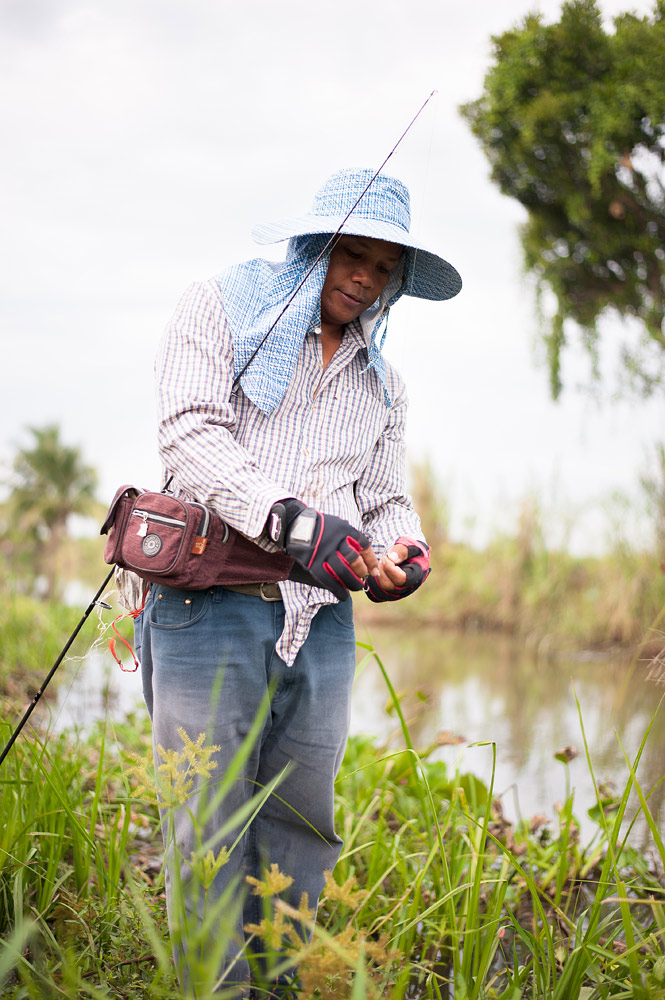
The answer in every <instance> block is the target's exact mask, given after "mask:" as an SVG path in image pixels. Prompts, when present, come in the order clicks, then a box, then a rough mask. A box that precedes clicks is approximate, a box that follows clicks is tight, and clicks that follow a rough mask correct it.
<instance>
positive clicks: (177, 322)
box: [156, 278, 423, 665]
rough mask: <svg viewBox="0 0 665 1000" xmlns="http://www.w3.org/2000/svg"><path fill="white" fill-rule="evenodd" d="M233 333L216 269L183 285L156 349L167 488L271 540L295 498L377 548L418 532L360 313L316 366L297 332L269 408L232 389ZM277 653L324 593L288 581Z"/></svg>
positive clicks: (286, 651) (302, 630)
mask: <svg viewBox="0 0 665 1000" xmlns="http://www.w3.org/2000/svg"><path fill="white" fill-rule="evenodd" d="M233 354H234V351H233V339H232V337H231V333H230V329H229V323H228V322H227V318H226V314H225V311H224V304H223V300H222V292H221V290H220V286H219V283H218V281H217V279H215V278H213V279H211V280H209V281H205V282H202V283H196V284H194V285H192V286H191V287H190V288H189V289H188V290H187V292H186V293H185V294H184V296H183V298H182V299H181V301H180V303H179V305H178V307H177V309H176V312H175V314H174V316H173V318H172V320H171V322H170V324H169V325H168V327H167V329H166V331H165V334H164V338H163V340H162V343H161V347H160V350H159V354H158V357H157V364H156V372H157V384H158V395H159V408H160V427H159V447H160V453H161V456H162V461H163V463H164V467H165V473H166V475H167V476H168V475H173V477H174V479H173V483H172V486H173V488H174V490H175V492H176V493H177V494H178V495H180V496H182V497H184V498H185V499H190V500H198V501H200V502H203V503H206V504H209V505H210V506H211V507H212V508H213V509H215V510H216V511H217V512H218V514H219V515H220V517H222V518H223V519H224V520H225V521H226V522H227V523H228V524H230V525H231V526H232V527H234V528H236V529H238V530H239V531H241V532H242V533H243V534H245V535H247V536H248V537H249V538H252V539H253V540H254V541H257V542H258V543H259V544H260V545H262V546H263V547H264V548H266V549H274V546H273V544H272V542H271V541H270V540H269V539H268V538H267V536H266V535H265V533H264V526H265V523H266V520H267V518H268V514H269V512H270V508H271V507H272V505H273V504H274V503H275V502H277V501H278V500H281V499H283V498H284V497H287V496H295V497H298V498H299V499H300V500H302V501H303V502H304V503H306V504H307V505H308V506H312V507H315V508H317V509H318V510H322V511H324V512H326V513H329V514H335V515H336V516H338V517H342V518H344V519H345V520H347V521H349V522H350V523H351V524H352V525H354V526H355V527H356V528H361V529H362V530H363V531H364V532H365V533H366V534H367V535H368V537H369V538H370V541H371V544H372V546H373V548H374V551H375V552H376V553H377V555H379V556H380V555H381V554H382V553H383V552H384V551H385V550H386V549H387V548H388V547H389V546H391V545H392V544H393V543H394V542H395V540H396V539H397V538H398V537H399V536H400V535H407V536H410V537H416V538H422V537H423V535H422V530H421V526H420V521H419V519H418V516H417V515H416V513H415V511H414V510H413V506H412V504H411V500H410V498H409V497H408V496H407V495H405V493H404V424H405V417H406V409H407V400H406V393H405V389H404V384H403V382H402V379H401V378H400V376H399V375H398V374H397V372H396V371H395V370H394V369H393V368H392V367H391V366H390V365H388V364H386V365H385V369H384V372H385V379H386V388H387V391H388V392H389V393H390V397H391V399H392V405H391V406H390V407H388V406H386V403H385V398H384V386H383V384H382V380H381V379H380V378H379V376H378V375H377V373H376V371H375V370H374V369H373V368H368V350H367V345H366V340H365V335H364V333H363V330H362V328H361V325H360V323H359V322H355V323H353V324H351V325H350V326H348V327H347V329H346V333H345V336H344V338H343V340H342V343H341V346H340V347H339V348H338V350H337V351H336V352H335V354H334V355H333V358H332V360H331V362H330V363H329V365H328V366H327V368H325V370H324V368H323V361H322V357H323V356H322V350H321V343H320V338H319V337H318V336H317V333H316V332H315V331H310V332H308V333H307V334H305V336H304V339H303V340H302V345H301V348H300V350H299V352H298V355H297V358H296V359H295V363H294V368H293V372H292V375H291V377H290V380H289V382H288V385H287V386H286V388H285V391H284V395H283V396H282V398H281V401H280V402H279V403H278V404H277V405H276V407H275V409H274V410H273V411H272V412H271V413H266V412H264V410H262V409H261V408H260V407H258V406H257V405H256V404H255V403H253V402H252V401H251V399H249V398H248V396H247V395H246V394H245V392H244V391H243V388H239V389H238V390H237V391H236V393H234V394H233V395H232V392H231V390H232V383H233V372H234V357H233ZM280 589H281V592H282V597H283V600H284V607H285V625H284V631H283V633H282V635H281V637H280V639H279V641H278V643H277V647H276V649H277V653H278V654H279V656H281V657H282V659H284V660H285V661H286V663H287V664H289V665H291V664H292V663H293V661H294V660H295V657H296V655H297V652H298V650H299V649H300V647H301V646H302V644H303V643H304V641H305V639H306V638H307V634H308V631H309V627H310V623H311V621H312V619H313V617H314V615H315V614H316V612H317V610H318V609H319V608H320V607H321V606H322V605H323V604H330V603H335V601H336V599H335V598H334V597H333V595H332V594H331V593H330V591H327V590H324V589H321V588H318V587H309V586H306V585H304V584H298V583H293V582H291V581H285V582H283V583H280Z"/></svg>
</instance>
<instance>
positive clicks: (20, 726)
mask: <svg viewBox="0 0 665 1000" xmlns="http://www.w3.org/2000/svg"><path fill="white" fill-rule="evenodd" d="M435 94H436V90H433V91H432V92H431V94H430V95H429V96H428V97H427V99H426V100H425V101H423V103H422V104H421V106H420V108H419V109H418V111H417V112H416V114H415V115H414V116H413V118H412V119H411V121H410V122H409V124H408V125H407V126H406V128H405V129H404V131H403V132H402V134H401V135H400V137H399V139H398V140H397V142H396V143H395V145H394V146H393V147H392V149H391V150H390V152H389V153H388V155H387V156H386V157H385V159H384V160H383V162H382V163H381V165H380V166H379V167H378V168H377V170H376V171H375V172H374V174H373V175H372V177H371V178H370V180H369V182H368V183H367V184H366V186H365V187H364V188H363V190H362V191H361V193H360V195H359V196H358V198H357V199H356V201H355V202H354V203H353V205H352V206H351V208H350V209H349V211H348V212H347V213H346V215H345V216H344V218H343V219H342V221H341V222H340V224H339V226H338V227H337V229H336V230H335V232H334V233H333V234H332V236H331V237H330V239H329V240H328V242H327V243H326V245H325V246H324V248H323V250H321V252H320V253H319V255H318V257H317V258H316V260H315V261H314V263H313V264H312V266H311V267H310V268H309V270H308V271H307V272H306V273H305V276H304V277H303V278H302V279H301V281H300V282H299V283H298V285H297V287H296V288H295V290H294V291H293V293H292V294H291V296H290V298H289V300H288V302H287V303H286V304H285V306H284V308H283V309H282V311H281V312H280V314H279V316H278V317H277V319H276V320H275V321H274V323H272V325H271V326H270V327H269V329H268V330H267V332H266V333H265V334H264V336H263V337H262V338H261V341H260V343H259V344H258V346H257V347H256V348H255V350H254V351H253V353H252V355H251V357H250V358H249V361H247V362H246V363H245V365H243V367H242V369H241V370H240V371H239V372H238V374H237V375H236V377H235V378H234V380H233V384H232V387H231V391H232V392H235V390H236V389H237V386H238V384H239V383H240V379H241V378H242V376H243V375H244V374H245V372H246V371H247V369H248V368H249V366H250V365H251V363H252V361H253V360H254V358H255V357H256V355H257V354H258V353H259V351H260V350H261V348H262V347H263V345H264V344H265V342H266V340H267V339H268V337H269V336H270V334H271V333H272V331H273V330H274V329H275V327H276V326H277V324H278V323H279V321H280V319H281V318H282V316H283V315H284V313H285V312H286V310H287V309H288V308H289V306H290V305H291V303H292V302H293V300H294V299H295V297H296V295H297V294H298V292H299V291H300V289H301V288H302V287H303V285H304V284H305V282H306V281H307V279H308V278H309V276H310V275H311V273H312V272H313V271H314V269H315V267H316V266H317V264H318V263H319V261H320V260H321V258H322V257H323V256H324V255H325V254H326V253H327V251H328V250H329V248H330V247H331V246H332V244H333V243H334V242H335V240H336V239H337V237H338V236H339V234H340V233H341V231H342V229H343V227H344V225H345V224H346V222H347V221H348V220H349V218H350V217H351V215H352V213H353V212H354V211H355V209H356V208H357V207H358V205H359V204H360V202H361V201H362V199H363V198H364V197H365V195H366V194H367V192H368V191H369V189H370V187H371V186H372V184H373V183H374V181H375V180H376V178H377V177H378V176H379V174H380V173H381V171H382V170H383V168H384V167H385V165H386V163H387V162H388V160H389V159H390V158H391V156H392V155H393V153H394V152H395V150H396V149H397V148H398V146H399V145H400V143H401V142H402V140H403V139H404V138H405V137H406V136H407V135H408V133H409V132H410V131H411V128H412V127H413V125H415V123H416V121H417V120H418V118H419V117H420V115H421V114H422V113H423V111H424V110H425V108H426V107H427V105H428V104H429V102H430V101H431V100H432V98H433V97H434V95H435ZM172 478H173V477H172V476H171V477H169V480H168V482H167V483H166V486H165V487H164V492H165V491H166V489H167V488H168V486H169V483H170V482H171V479H172ZM114 571H115V567H112V568H111V570H110V572H109V573H108V575H107V577H106V579H105V580H104V582H103V583H102V585H101V587H100V588H99V590H98V591H97V593H96V594H95V596H94V597H93V599H92V600H91V602H90V604H89V605H88V607H87V608H86V610H85V611H84V613H83V616H82V618H81V620H80V621H79V623H78V625H77V626H76V628H75V629H74V631H73V632H72V634H71V635H70V637H69V639H68V640H67V643H66V645H65V647H64V649H63V650H62V652H61V653H60V655H59V656H58V658H57V660H56V661H55V663H54V664H53V666H52V667H51V669H50V670H49V672H48V674H47V675H46V677H45V678H44V681H43V682H42V685H41V687H40V688H39V690H38V691H37V693H36V694H35V696H34V698H33V699H32V701H31V702H30V704H29V705H28V707H27V709H26V710H25V713H24V715H23V718H22V719H21V721H20V722H19V724H18V726H17V727H16V729H15V730H14V732H13V733H12V735H11V737H10V739H9V742H8V743H7V745H6V747H5V748H4V750H3V751H2V753H1V754H0V767H2V764H3V761H4V760H5V758H6V756H7V754H8V753H9V751H10V750H11V748H12V747H13V746H14V743H15V742H16V740H17V739H18V737H19V735H20V733H21V731H22V730H23V727H24V726H25V724H26V722H27V721H28V719H29V718H30V716H31V715H32V713H33V711H34V709H35V708H36V706H37V704H38V702H39V700H40V698H41V697H42V695H43V694H44V691H45V690H46V688H47V687H48V685H49V684H50V682H51V679H52V677H53V675H54V674H55V672H56V670H57V669H58V667H59V666H60V664H61V663H62V661H63V660H64V658H65V656H66V655H67V652H68V651H69V648H70V646H71V645H72V643H73V642H74V640H75V639H76V636H77V635H78V634H79V632H80V631H81V629H82V628H83V626H84V624H85V622H86V621H87V619H88V617H89V616H90V614H91V612H92V610H93V608H95V607H102V608H106V609H108V608H110V605H108V604H106V603H105V602H104V601H102V600H101V596H102V594H103V593H104V590H105V589H106V586H107V585H108V583H109V581H110V580H111V577H112V576H113V573H114Z"/></svg>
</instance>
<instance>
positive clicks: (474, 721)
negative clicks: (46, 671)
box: [52, 626, 665, 846]
mask: <svg viewBox="0 0 665 1000" xmlns="http://www.w3.org/2000/svg"><path fill="white" fill-rule="evenodd" d="M357 637H358V639H359V640H360V641H361V642H368V643H370V644H373V647H374V649H375V650H376V652H377V654H378V655H379V657H380V658H381V661H382V663H383V664H384V666H385V668H386V670H387V672H388V674H389V677H390V679H391V682H392V684H393V685H394V687H395V689H396V690H397V692H398V694H399V696H400V698H401V705H402V710H403V713H404V715H405V716H406V718H407V722H408V725H409V731H410V734H411V738H412V741H413V743H414V745H415V746H416V748H418V749H424V748H426V747H428V746H430V745H431V744H432V743H433V742H434V741H435V740H436V738H437V734H438V733H441V732H442V731H443V732H446V733H450V734H454V735H456V736H459V737H462V738H463V739H464V742H462V743H460V744H458V745H447V746H440V747H439V746H438V747H437V748H436V750H435V751H434V753H433V756H434V757H435V758H436V759H443V760H445V761H446V762H447V763H448V764H449V766H450V767H451V768H454V767H456V766H459V767H460V769H461V771H463V772H465V771H466V772H471V773H473V774H475V775H476V776H477V777H478V778H480V779H481V780H483V781H484V782H485V783H486V784H487V785H489V783H490V781H491V777H492V756H493V755H492V747H491V746H487V745H485V746H478V745H474V744H478V743H486V742H490V743H492V744H494V745H495V748H496V768H495V776H494V795H495V796H496V797H500V798H501V801H502V805H503V809H504V813H505V815H506V816H507V817H508V818H509V819H511V820H515V819H517V818H518V817H519V816H522V817H524V818H530V817H532V816H533V815H535V814H541V815H545V816H547V817H548V818H554V816H555V815H556V813H555V803H557V802H560V801H563V799H564V798H565V794H566V774H565V767H564V765H563V764H562V763H560V762H559V761H557V760H556V759H555V757H554V755H555V754H556V753H557V752H558V751H559V750H561V749H562V748H563V747H567V746H574V747H576V748H577V749H578V750H579V756H578V757H577V758H576V759H574V760H572V762H571V763H570V765H569V767H570V781H571V785H572V787H573V788H574V790H575V809H574V811H575V814H576V816H577V818H578V819H579V821H580V823H581V825H582V830H583V835H584V837H585V838H586V837H589V836H591V834H592V833H593V831H594V830H595V826H594V825H593V824H592V822H591V820H589V819H588V817H587V816H586V811H587V809H588V808H589V807H590V806H592V805H593V804H594V803H595V793H594V787H593V780H592V776H591V772H590V769H589V766H588V763H587V761H586V758H585V753H584V740H583V736H582V727H583V729H584V733H585V734H586V740H587V744H588V747H589V753H590V756H591V763H592V767H593V773H594V774H595V777H596V780H597V781H598V782H601V781H602V782H613V783H614V785H615V787H616V790H617V791H618V792H619V793H621V792H622V791H623V789H624V787H625V785H626V783H627V781H628V777H629V770H628V766H627V764H626V760H625V757H624V752H623V750H622V746H623V749H624V750H625V751H626V754H627V755H628V757H629V758H630V759H631V760H633V758H634V756H635V754H636V752H637V750H638V748H639V745H640V742H641V740H642V738H643V736H644V734H645V733H646V731H647V729H648V727H649V724H650V722H651V720H652V717H653V716H654V714H656V718H655V721H654V722H653V725H652V729H651V732H650V735H649V739H648V741H647V745H646V748H645V751H644V754H643V756H642V760H641V762H640V765H639V768H638V772H637V774H638V780H639V781H640V784H641V787H642V789H643V791H644V792H645V794H646V793H647V792H649V791H650V790H651V789H652V788H654V787H655V790H654V792H653V794H652V796H651V799H650V804H651V809H652V812H653V813H654V815H659V816H660V825H661V829H663V828H665V782H664V781H663V776H664V774H665V706H663V709H662V710H660V711H657V709H658V705H659V702H660V699H661V697H662V696H663V694H664V693H665V683H664V682H665V672H664V671H662V670H659V669H658V668H657V665H656V666H654V664H649V663H647V662H644V661H637V662H636V663H634V664H631V663H629V662H627V661H625V660H620V659H600V658H595V657H592V656H588V657H586V658H585V657H579V658H577V659H575V660H564V659H555V660H552V661H548V662H544V661H539V660H537V659H535V658H534V657H533V656H532V655H529V654H528V653H527V652H526V651H525V650H524V649H523V648H522V647H521V646H520V645H519V644H518V643H516V642H514V641H513V640H510V639H508V638H506V637H504V636H488V635H483V634H478V635H468V634H457V633H450V632H442V631H440V630H436V629H425V628H420V627H419V628H417V629H411V630H405V629H403V630H395V629H387V628H384V627H380V628H379V627H372V629H371V635H370V633H369V631H368V630H367V629H366V628H363V627H362V626H360V627H358V629H357ZM358 662H359V673H358V677H357V680H356V686H355V695H354V703H353V712H352V723H351V729H352V732H354V733H369V734H372V735H374V736H375V737H376V738H377V740H379V741H386V740H389V739H391V738H392V737H395V742H394V744H393V745H394V746H397V745H399V734H398V730H399V723H398V719H397V717H396V715H395V713H394V712H392V713H390V712H387V711H386V706H387V705H388V703H389V692H388V690H387V687H386V685H385V682H384V680H383V677H382V675H381V671H380V669H379V667H378V664H377V663H376V660H375V659H374V658H372V657H367V656H366V654H365V651H364V650H363V649H361V648H359V650H358ZM576 697H577V700H578V701H579V710H578V707H577V704H576V700H575V699H576ZM137 705H142V700H141V687H140V675H139V673H133V674H132V673H123V672H122V671H121V670H120V668H119V667H118V666H117V665H116V664H115V663H114V661H113V659H112V657H111V655H110V653H108V652H104V651H101V650H98V651H96V652H94V653H93V654H91V655H90V656H88V657H87V658H86V659H85V660H83V661H82V662H81V663H80V664H70V666H69V670H68V675H67V678H66V680H65V682H64V683H62V684H61V686H60V689H59V691H58V698H57V703H56V704H55V705H54V706H53V709H52V714H53V724H54V725H55V727H56V728H58V729H63V728H66V727H83V728H85V727H86V726H89V725H90V724H91V722H92V721H93V720H94V719H96V718H102V717H103V716H104V715H105V713H106V711H107V707H108V711H110V712H111V713H112V714H113V715H115V716H116V717H120V716H123V715H125V714H127V712H129V711H131V710H132V709H133V708H135V707H136V706H137ZM659 783H660V784H659ZM636 807H637V802H636V800H635V799H634V798H633V799H631V806H630V809H629V814H632V813H634V811H635V809H636ZM640 829H642V830H643V829H644V827H643V824H640ZM632 842H633V844H634V846H640V843H639V839H638V841H637V842H636V841H635V839H632Z"/></svg>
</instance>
